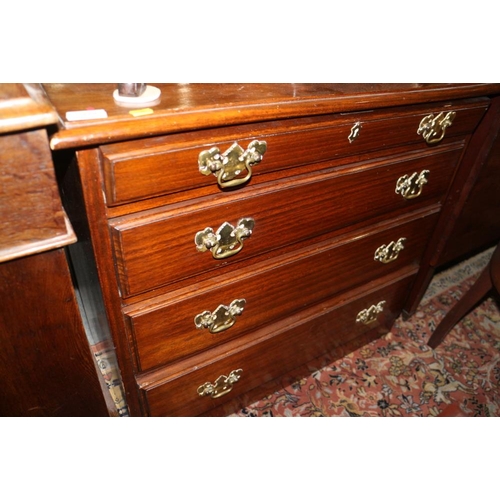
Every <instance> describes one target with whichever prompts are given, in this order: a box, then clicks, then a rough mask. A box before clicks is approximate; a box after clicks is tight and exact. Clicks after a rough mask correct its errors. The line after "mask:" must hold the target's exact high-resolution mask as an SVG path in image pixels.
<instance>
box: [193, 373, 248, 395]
mask: <svg viewBox="0 0 500 500" xmlns="http://www.w3.org/2000/svg"><path fill="white" fill-rule="evenodd" d="M242 373H243V370H242V369H241V368H240V369H238V370H233V371H232V372H231V373H230V374H229V375H228V376H227V377H226V376H225V375H221V376H220V377H219V378H218V379H217V380H216V381H215V383H213V384H212V383H211V382H205V383H204V384H203V385H200V387H198V391H197V392H198V395H199V396H210V397H211V398H212V399H216V398H220V397H221V396H224V394H227V393H228V392H230V391H231V390H232V389H233V384H235V383H236V382H238V380H239V379H240V378H241V374H242Z"/></svg>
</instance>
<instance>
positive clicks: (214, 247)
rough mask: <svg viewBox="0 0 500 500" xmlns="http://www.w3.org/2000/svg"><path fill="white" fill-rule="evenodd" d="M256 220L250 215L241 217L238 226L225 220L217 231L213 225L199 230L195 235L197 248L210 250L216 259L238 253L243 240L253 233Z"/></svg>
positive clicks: (201, 250) (204, 250)
mask: <svg viewBox="0 0 500 500" xmlns="http://www.w3.org/2000/svg"><path fill="white" fill-rule="evenodd" d="M254 226H255V221H254V220H253V219H251V218H250V217H246V218H243V219H240V220H239V221H238V225H237V226H236V227H234V226H232V225H231V224H230V223H229V222H224V224H222V225H221V226H220V227H219V229H217V232H215V233H214V230H213V229H212V228H211V227H207V228H205V229H204V230H203V231H198V232H197V233H196V235H195V237H194V242H195V244H196V250H198V251H199V252H206V251H207V250H210V251H211V252H212V256H213V258H214V259H225V258H227V257H231V255H234V254H237V253H238V252H239V251H240V250H241V249H242V248H243V240H244V239H246V238H249V237H250V236H251V235H252V231H253V228H254Z"/></svg>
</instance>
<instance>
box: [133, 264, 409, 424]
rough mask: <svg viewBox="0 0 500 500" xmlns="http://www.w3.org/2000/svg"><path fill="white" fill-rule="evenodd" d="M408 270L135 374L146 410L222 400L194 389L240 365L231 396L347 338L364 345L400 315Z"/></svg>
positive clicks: (196, 409) (179, 411) (171, 411)
mask: <svg viewBox="0 0 500 500" xmlns="http://www.w3.org/2000/svg"><path fill="white" fill-rule="evenodd" d="M412 273H413V269H410V270H408V269H406V270H403V271H402V273H399V276H398V277H399V279H397V278H395V276H394V275H392V276H390V277H389V279H385V280H384V285H385V286H383V287H382V286H381V285H380V283H381V280H378V281H377V282H375V283H374V284H372V286H371V288H370V293H367V288H368V287H364V288H361V289H358V290H357V293H356V294H355V293H352V292H351V293H346V294H344V295H342V296H340V297H337V298H336V299H335V300H330V301H327V302H325V303H323V304H322V305H321V306H318V307H314V308H311V309H309V310H308V311H307V313H306V314H295V315H291V316H289V317H288V318H286V319H284V320H283V321H281V322H278V323H274V324H273V325H270V326H267V327H264V328H262V329H261V330H259V331H258V332H256V333H255V334H253V335H249V336H248V339H247V342H246V343H244V344H242V343H239V344H238V343H235V342H233V343H230V344H224V345H223V346H221V347H219V348H214V349H213V350H212V355H211V356H210V357H209V358H207V357H206V356H205V357H201V356H198V357H196V356H195V357H194V358H193V359H192V361H191V362H190V363H178V364H176V365H173V366H172V367H169V368H165V369H164V370H161V371H158V372H157V373H154V374H153V376H151V375H150V376H148V377H139V379H138V382H139V386H140V387H141V389H142V390H143V391H144V392H145V393H146V400H147V412H148V414H149V415H151V416H190V415H196V414H199V413H205V412H207V411H209V410H211V409H214V408H216V407H217V406H218V405H220V404H221V399H222V402H224V398H220V399H212V398H210V397H207V396H204V397H200V396H199V395H198V393H197V389H198V387H199V386H200V385H202V384H204V383H205V382H212V383H213V382H214V381H215V380H216V379H217V378H218V377H219V376H220V375H226V376H227V375H228V374H229V373H230V372H231V371H232V370H235V369H242V370H243V373H242V377H241V380H240V381H238V382H237V383H236V384H234V386H233V389H232V391H231V392H230V393H229V394H230V396H231V398H233V397H238V396H241V395H243V394H245V392H247V391H250V390H252V389H254V388H255V387H257V386H259V385H261V384H265V383H266V382H269V381H271V380H273V379H274V378H276V377H278V376H280V375H282V374H284V373H286V372H288V371H289V370H292V369H293V368H296V367H297V366H300V365H301V364H303V363H306V362H307V361H310V360H311V359H313V358H315V357H317V356H319V355H321V354H322V353H325V352H329V351H332V350H334V349H335V348H337V347H339V346H341V345H343V344H345V343H348V342H352V341H354V340H355V339H356V340H358V342H361V344H360V345H362V343H363V342H366V341H367V340H368V339H372V338H375V337H377V336H380V335H382V334H383V333H386V332H387V330H388V329H389V328H390V326H391V325H392V323H393V321H394V319H395V318H396V316H397V315H398V314H399V310H400V308H401V306H402V303H403V301H404V299H405V297H406V293H407V290H408V286H409V284H410V283H411V280H412V277H413V275H412ZM374 285H375V286H374ZM381 298H384V299H385V300H386V306H385V308H384V313H383V314H382V315H380V316H379V317H378V318H377V321H376V322H374V323H372V324H370V325H363V324H361V323H356V316H357V314H358V312H359V311H361V310H363V309H365V308H367V307H370V306H371V305H372V304H373V303H374V302H375V303H377V302H378V301H379V300H380V299H381ZM332 325H335V326H334V327H332ZM302 369H303V368H302ZM255 394H257V393H254V397H255ZM261 395H267V394H266V393H265V392H264V393H261ZM226 399H227V398H226Z"/></svg>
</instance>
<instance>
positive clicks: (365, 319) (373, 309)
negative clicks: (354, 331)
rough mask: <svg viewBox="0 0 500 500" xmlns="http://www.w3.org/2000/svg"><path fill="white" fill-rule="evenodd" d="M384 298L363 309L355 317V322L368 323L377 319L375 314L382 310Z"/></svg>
mask: <svg viewBox="0 0 500 500" xmlns="http://www.w3.org/2000/svg"><path fill="white" fill-rule="evenodd" d="M384 306H385V300H382V301H380V302H379V303H378V304H377V305H373V306H370V307H369V308H368V309H363V310H362V311H360V312H359V313H358V316H357V317H356V323H364V324H365V325H368V324H370V323H373V322H374V321H376V319H377V314H379V313H381V312H382V311H383V310H384Z"/></svg>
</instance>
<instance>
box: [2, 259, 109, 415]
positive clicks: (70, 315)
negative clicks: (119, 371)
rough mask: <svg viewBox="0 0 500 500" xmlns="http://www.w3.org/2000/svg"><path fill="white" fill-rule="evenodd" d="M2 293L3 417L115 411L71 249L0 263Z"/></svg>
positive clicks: (97, 413)
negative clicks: (92, 343)
mask: <svg viewBox="0 0 500 500" xmlns="http://www.w3.org/2000/svg"><path fill="white" fill-rule="evenodd" d="M0 297H1V300H2V307H0V325H1V326H0V342H1V345H2V348H1V349H0V381H1V386H0V415H1V416H12V417H31V416H33V417H76V416H79V417H97V416H108V409H107V406H106V404H105V399H104V396H103V392H102V390H101V386H100V383H99V380H98V376H97V367H96V364H95V362H94V361H93V356H92V354H91V352H90V347H89V344H88V342H87V339H86V337H85V331H84V329H83V325H82V320H81V317H80V311H79V309H78V305H77V302H76V297H75V292H74V290H73V284H72V281H71V276H70V271H69V267H68V263H67V261H66V257H65V252H64V250H63V249H60V250H52V251H49V252H44V253H40V254H36V255H32V256H30V257H24V258H20V259H15V260H12V261H10V262H5V263H3V264H2V265H0Z"/></svg>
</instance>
